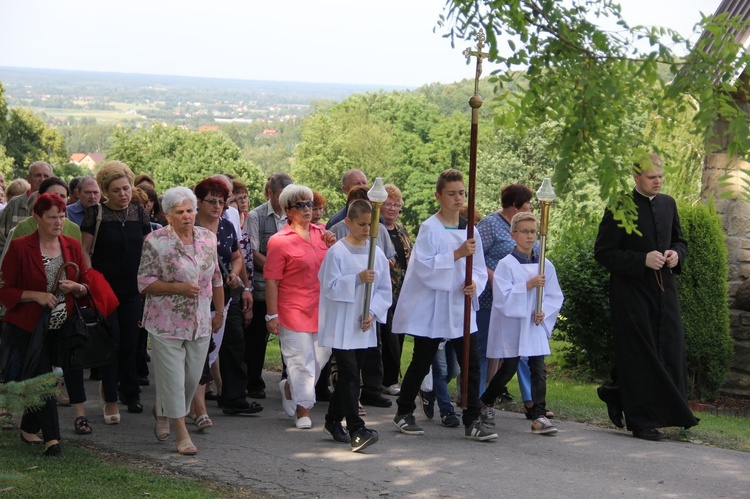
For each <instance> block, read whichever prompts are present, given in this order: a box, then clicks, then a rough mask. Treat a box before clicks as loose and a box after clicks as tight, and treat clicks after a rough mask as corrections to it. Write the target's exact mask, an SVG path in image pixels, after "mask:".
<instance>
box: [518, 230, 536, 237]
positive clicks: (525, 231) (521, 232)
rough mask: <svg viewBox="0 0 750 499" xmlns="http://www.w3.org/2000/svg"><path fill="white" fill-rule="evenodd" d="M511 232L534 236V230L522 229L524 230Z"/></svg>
mask: <svg viewBox="0 0 750 499" xmlns="http://www.w3.org/2000/svg"><path fill="white" fill-rule="evenodd" d="M513 232H515V233H516V234H523V235H524V236H536V231H535V230H528V229H524V230H514V231H513Z"/></svg>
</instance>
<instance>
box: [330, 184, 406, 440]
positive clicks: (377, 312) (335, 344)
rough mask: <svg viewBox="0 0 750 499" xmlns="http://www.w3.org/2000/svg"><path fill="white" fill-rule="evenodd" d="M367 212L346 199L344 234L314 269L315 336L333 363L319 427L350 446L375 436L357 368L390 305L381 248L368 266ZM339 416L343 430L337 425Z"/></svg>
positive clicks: (369, 211) (368, 208) (368, 209)
mask: <svg viewBox="0 0 750 499" xmlns="http://www.w3.org/2000/svg"><path fill="white" fill-rule="evenodd" d="M371 217H372V207H371V206H370V203H369V202H367V201H363V200H361V199H360V200H357V201H354V202H352V203H351V204H350V205H349V210H348V212H347V217H346V219H345V222H346V225H347V227H348V228H349V235H348V236H346V237H345V238H344V239H341V240H339V241H338V242H336V244H334V245H333V246H331V248H330V249H329V250H328V253H326V257H325V259H324V260H323V265H322V266H321V267H320V272H319V273H318V279H319V280H320V307H319V309H318V310H319V315H318V324H319V328H318V330H319V333H318V342H319V343H320V345H321V346H324V347H330V348H332V349H333V355H334V356H335V357H336V365H337V366H338V382H337V383H336V386H335V388H334V390H333V394H332V395H331V401H330V403H329V404H328V414H326V423H325V426H324V431H325V432H326V433H327V434H329V435H331V436H332V437H333V439H334V440H335V441H337V442H342V443H351V446H352V450H353V451H355V452H356V451H359V450H362V449H364V448H365V447H369V446H370V445H372V444H374V443H375V442H377V441H378V432H376V431H374V430H370V429H368V428H366V427H365V422H364V421H363V420H362V418H361V417H360V416H359V414H358V412H359V411H358V408H357V406H358V401H359V372H360V370H361V369H362V364H363V363H364V361H365V355H366V353H367V349H368V348H369V347H375V346H377V344H378V338H377V334H376V332H375V321H378V322H380V323H384V322H385V321H386V319H387V314H388V309H389V308H390V306H391V274H390V268H389V265H388V260H387V259H386V257H385V255H384V254H383V252H382V251H381V249H380V248H378V247H376V248H375V268H374V270H368V269H367V262H368V259H369V252H370V241H369V237H370V222H371ZM367 283H371V284H372V294H371V300H370V314H369V317H366V318H365V320H364V322H363V321H362V307H363V306H364V303H365V285H366V284H367ZM343 418H346V427H347V430H348V433H349V434H348V435H347V432H346V431H345V430H344V428H343V427H342V426H341V421H342V420H343Z"/></svg>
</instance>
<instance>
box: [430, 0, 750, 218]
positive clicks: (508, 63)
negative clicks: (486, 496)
mask: <svg viewBox="0 0 750 499" xmlns="http://www.w3.org/2000/svg"><path fill="white" fill-rule="evenodd" d="M602 20H607V21H609V22H610V23H614V24H616V25H617V27H618V30H606V29H604V28H602V27H601V26H600V25H598V24H597V23H600V22H601V21H602ZM438 25H439V26H440V27H441V28H445V29H446V30H447V32H446V33H445V36H446V37H449V38H450V39H451V41H452V43H453V42H455V39H457V38H458V39H472V41H473V39H474V38H475V35H476V34H477V32H478V31H479V29H480V28H481V29H483V30H484V31H485V32H486V33H487V42H488V44H489V53H490V57H489V58H490V60H492V61H493V62H495V63H498V64H500V65H502V66H504V69H503V70H501V71H499V72H498V74H497V79H496V81H497V84H498V90H499V93H498V94H497V95H496V96H495V100H496V101H503V100H505V101H506V105H505V106H504V107H502V108H501V111H500V113H499V114H498V115H497V121H498V123H501V124H506V125H512V126H513V127H515V128H517V129H518V130H520V131H521V132H524V131H526V130H529V129H532V128H533V127H535V126H538V125H540V124H542V123H545V122H549V121H551V122H555V123H558V125H559V127H560V130H559V137H560V140H559V142H558V144H557V146H558V147H557V155H556V158H555V159H556V163H555V172H554V183H555V186H556V189H558V190H559V192H561V193H571V194H572V195H573V196H575V195H576V193H577V192H578V190H579V187H580V186H581V184H580V183H579V181H578V180H577V179H580V178H584V179H586V180H587V181H590V180H591V179H595V181H596V183H597V187H598V195H599V197H600V198H601V199H602V200H603V201H604V202H605V204H606V205H607V206H608V207H609V208H610V209H612V211H613V213H615V218H616V219H618V220H620V221H621V222H622V223H623V225H624V226H625V228H626V229H627V230H629V231H630V230H634V229H635V227H634V220H635V205H634V203H633V201H632V198H631V197H630V187H629V184H628V179H629V177H630V174H631V164H632V162H633V160H640V159H641V158H643V157H644V155H645V153H646V152H647V151H648V150H650V149H651V148H652V147H653V144H651V143H650V141H649V137H648V136H646V135H645V134H644V133H643V129H641V128H637V127H636V128H631V129H628V128H623V127H621V126H619V125H620V124H621V123H624V122H628V121H630V122H633V121H636V120H638V119H639V118H643V117H644V116H664V117H670V116H673V115H674V114H675V113H680V112H685V111H686V110H687V109H688V106H689V104H688V102H687V99H686V98H685V97H686V96H688V95H689V96H692V97H693V98H694V99H695V102H696V104H695V107H696V108H697V112H696V113H695V114H694V116H693V119H692V122H691V127H692V131H693V132H694V133H695V134H696V135H697V136H699V137H701V138H703V139H704V141H707V140H708V139H709V138H710V136H711V127H710V125H711V123H712V122H713V121H714V120H715V119H716V117H717V116H722V117H723V118H724V119H725V120H727V122H728V123H729V133H730V134H732V135H729V136H728V142H729V145H728V152H729V154H730V155H731V154H739V155H740V156H742V157H746V156H747V151H749V150H750V128H749V127H748V123H747V120H746V119H745V116H744V113H743V112H742V109H740V108H739V107H738V106H737V104H736V103H735V101H734V99H733V97H732V92H734V91H736V90H737V82H735V81H734V77H735V75H736V74H737V72H738V69H739V68H742V67H744V66H745V65H746V64H747V62H748V61H750V55H748V54H746V53H744V51H742V50H741V48H742V47H741V45H740V44H738V43H737V42H736V41H735V38H734V37H733V36H730V35H728V34H727V33H729V32H730V30H732V29H742V28H743V26H742V25H741V24H740V23H739V21H737V20H735V19H729V18H728V16H727V15H721V16H716V17H712V18H703V19H702V20H701V22H700V28H701V29H703V30H706V32H707V33H709V36H707V37H704V38H702V39H701V40H700V41H699V42H698V44H697V45H696V46H695V47H693V46H691V44H690V43H689V42H688V41H687V40H685V39H684V38H683V37H682V36H680V35H679V34H678V33H676V32H674V31H672V30H668V29H665V28H660V27H644V26H634V27H631V26H629V25H628V24H627V22H626V21H625V20H624V19H623V18H622V16H621V12H620V7H619V5H618V4H617V3H615V1H613V0H574V1H562V0H513V1H509V2H494V1H490V0H484V1H474V0H448V2H447V4H446V10H445V15H443V16H441V19H440V21H439V23H438ZM644 45H645V48H641V47H642V46H644ZM506 47H507V50H506ZM680 48H685V49H686V50H687V51H688V52H689V51H690V50H691V49H694V50H693V51H692V52H691V55H690V56H689V57H688V59H687V61H682V60H680V59H679V58H678V57H677V56H676V55H675V51H676V50H678V49H680ZM661 65H666V66H667V67H668V68H669V73H671V74H672V75H676V77H675V78H674V80H673V81H672V82H667V81H663V80H661V79H660V71H661V72H663V69H662V68H661V67H660V66H661ZM519 68H522V69H525V73H524V74H523V79H524V81H525V84H523V85H519V81H518V80H519V73H518V72H516V71H515V70H516V69H519ZM663 123H664V125H665V126H670V125H673V123H674V122H672V121H671V120H665V121H664V122H663ZM667 159H671V158H667ZM668 162H669V161H668ZM580 174H584V175H583V176H581V175H580Z"/></svg>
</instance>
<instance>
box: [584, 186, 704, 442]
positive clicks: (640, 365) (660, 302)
mask: <svg viewBox="0 0 750 499" xmlns="http://www.w3.org/2000/svg"><path fill="white" fill-rule="evenodd" d="M633 200H634V201H635V204H636V206H637V208H638V219H637V222H636V226H637V228H638V230H639V231H640V232H641V234H642V236H639V235H637V234H635V233H632V234H627V233H626V232H625V230H624V229H623V228H621V227H618V226H617V224H618V223H617V221H616V220H615V219H614V218H613V216H612V213H611V212H610V211H609V210H606V211H605V213H604V218H603V219H602V221H601V223H600V224H599V234H598V236H597V238H596V245H595V247H594V256H595V258H596V260H597V261H598V262H599V263H600V264H602V265H604V266H605V267H606V268H607V269H608V270H609V271H610V273H611V276H610V284H609V286H610V287H609V291H610V309H611V312H612V322H613V333H614V348H615V372H616V375H617V380H616V383H617V384H619V386H620V396H621V399H622V407H623V410H624V412H625V421H626V424H627V428H628V430H630V431H635V430H641V429H644V428H647V427H650V426H653V427H656V428H662V427H665V426H682V427H685V428H689V427H691V426H695V425H696V424H698V420H697V419H696V418H695V416H694V415H693V413H692V411H691V410H690V408H689V407H688V403H687V381H686V378H687V367H686V361H685V334H684V331H683V329H682V321H681V320H680V302H679V298H678V295H677V283H676V281H675V277H674V274H678V273H679V272H680V271H681V269H682V265H683V264H684V262H685V256H686V253H687V244H686V242H685V239H684V238H683V235H682V229H681V228H680V219H679V215H678V214H677V206H676V204H675V201H674V199H672V198H671V197H669V196H667V195H664V194H658V195H656V196H655V197H654V198H653V200H649V198H648V197H646V196H643V195H642V194H640V193H638V192H637V191H636V190H633ZM668 249H671V250H674V251H676V252H677V254H678V255H679V257H680V260H679V263H678V264H677V265H676V266H675V267H674V268H672V269H670V268H669V267H668V266H667V265H666V264H665V265H664V267H663V268H662V269H661V270H658V271H656V270H653V269H649V268H648V267H646V254H647V253H649V252H650V251H654V250H658V251H660V252H661V253H664V252H665V251H666V250H668Z"/></svg>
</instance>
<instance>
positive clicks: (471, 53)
mask: <svg viewBox="0 0 750 499" xmlns="http://www.w3.org/2000/svg"><path fill="white" fill-rule="evenodd" d="M484 41H485V35H484V30H483V29H480V30H479V33H477V49H476V50H472V49H470V48H467V49H466V50H464V52H463V55H464V57H466V59H468V60H471V58H472V57H476V58H477V70H476V74H475V76H474V95H472V96H471V98H470V99H469V106H471V142H470V146H469V193H468V197H469V211H468V213H467V219H468V221H467V224H466V238H467V239H471V238H473V237H474V205H475V199H474V197H475V196H474V193H475V192H476V179H477V134H478V131H479V108H480V107H482V96H481V95H479V78H481V76H482V60H483V59H486V58H489V56H490V54H489V53H487V52H482V49H483V48H484ZM473 267H474V257H473V256H472V255H469V256H468V257H466V278H465V280H464V283H465V284H466V285H467V286H469V285H470V284H471V282H472V274H473V272H472V270H473ZM470 329H471V297H470V296H464V337H463V340H464V348H463V359H461V408H462V409H466V408H467V405H468V404H467V394H468V393H469V344H470V335H471V330H470Z"/></svg>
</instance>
